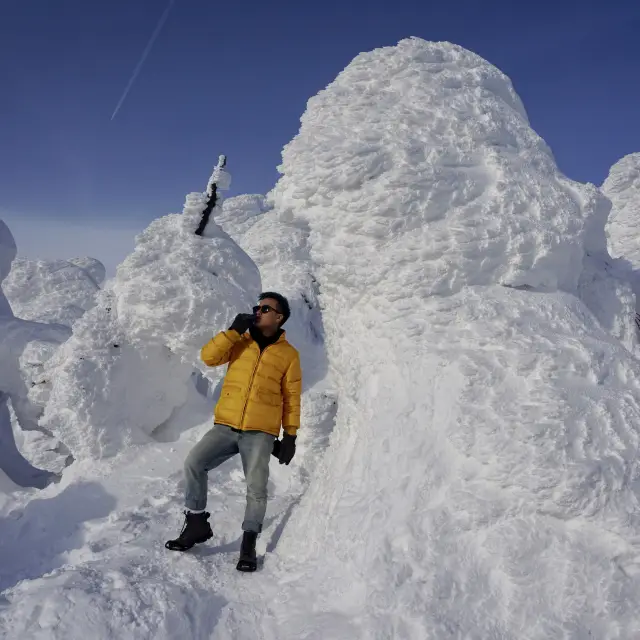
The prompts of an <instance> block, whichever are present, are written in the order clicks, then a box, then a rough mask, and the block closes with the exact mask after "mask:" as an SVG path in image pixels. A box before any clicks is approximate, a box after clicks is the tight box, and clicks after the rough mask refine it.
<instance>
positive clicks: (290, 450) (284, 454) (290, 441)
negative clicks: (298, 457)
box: [272, 433, 296, 464]
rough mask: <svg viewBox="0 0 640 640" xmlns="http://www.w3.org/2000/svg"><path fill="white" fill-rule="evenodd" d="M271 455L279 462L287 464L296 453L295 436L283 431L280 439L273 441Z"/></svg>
mask: <svg viewBox="0 0 640 640" xmlns="http://www.w3.org/2000/svg"><path fill="white" fill-rule="evenodd" d="M272 453H273V455H274V456H275V457H276V458H278V460H280V464H289V463H290V462H291V460H293V456H294V455H295V454H296V436H290V435H289V434H288V433H285V434H284V435H283V436H282V440H276V441H275V442H274V443H273V451H272Z"/></svg>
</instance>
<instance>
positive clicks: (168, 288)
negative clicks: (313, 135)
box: [41, 162, 260, 458]
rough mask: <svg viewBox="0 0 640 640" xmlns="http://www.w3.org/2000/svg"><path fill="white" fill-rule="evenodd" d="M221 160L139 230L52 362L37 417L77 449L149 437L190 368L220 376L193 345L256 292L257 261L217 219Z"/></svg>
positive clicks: (111, 449)
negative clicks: (181, 200) (200, 186)
mask: <svg viewBox="0 0 640 640" xmlns="http://www.w3.org/2000/svg"><path fill="white" fill-rule="evenodd" d="M221 165H222V162H221V163H219V165H218V166H217V167H216V169H215V170H214V173H213V175H212V178H211V180H210V181H209V185H208V187H207V190H206V191H205V192H204V193H191V194H189V195H188V196H187V198H186V203H185V206H184V210H183V213H182V214H181V215H180V214H171V215H168V216H164V217H163V218H159V219H157V220H155V221H154V222H152V223H151V225H149V227H148V228H147V229H146V230H145V231H143V232H142V233H141V234H140V235H139V236H137V238H136V247H135V249H134V251H133V253H132V254H131V255H129V256H128V257H127V258H126V259H125V260H124V262H123V263H122V264H121V265H120V266H119V267H118V268H117V273H116V277H115V279H114V281H113V282H112V286H111V288H110V290H109V291H102V292H100V294H99V295H98V298H97V304H96V306H95V307H94V308H93V309H91V310H90V311H89V312H88V313H86V314H85V315H84V316H83V317H82V318H81V319H80V320H78V321H77V322H76V323H75V325H74V327H73V336H72V337H71V339H70V340H69V341H68V342H67V343H65V344H64V345H63V347H62V348H61V349H60V351H59V352H57V353H56V355H55V356H54V357H53V359H52V360H51V361H50V366H49V367H48V375H49V376H50V378H51V379H52V380H53V389H52V393H51V397H50V399H49V403H48V404H47V406H46V410H45V414H44V418H43V420H42V421H41V424H42V425H44V426H46V427H47V428H48V429H50V430H51V431H52V432H53V433H55V434H56V435H57V436H58V437H59V438H60V439H61V440H62V441H63V442H64V443H65V444H66V445H67V446H68V447H69V448H70V450H71V451H72V452H73V454H74V456H76V457H78V458H83V457H104V456H109V455H113V454H115V453H117V452H118V451H119V450H121V449H122V448H123V447H125V446H126V445H127V444H128V443H130V442H144V441H147V440H148V439H149V436H150V434H151V433H152V432H153V430H154V429H156V428H157V427H158V426H159V425H161V424H162V423H164V422H165V421H166V420H167V419H168V418H169V417H170V416H171V414H172V412H173V411H174V410H175V409H177V408H179V407H180V406H181V405H182V404H183V403H184V402H185V399H186V397H187V389H188V385H189V384H192V380H191V379H192V375H193V373H194V371H197V372H199V375H200V376H203V377H205V378H207V379H208V380H209V381H210V384H214V383H215V382H216V381H217V380H218V378H219V376H220V372H219V371H217V370H211V369H208V368H207V367H206V366H205V365H204V364H203V363H202V362H201V361H200V357H199V354H200V349H201V347H202V345H203V344H204V343H205V342H206V341H207V340H208V339H209V338H210V337H211V336H212V335H213V333H214V332H216V331H219V330H221V329H223V328H225V327H227V326H229V324H230V323H231V321H232V319H233V317H234V316H235V314H236V313H238V312H239V311H240V310H242V309H246V308H247V307H249V306H251V305H252V304H253V302H254V300H255V299H256V295H257V294H258V293H259V291H260V275H259V273H258V269H257V268H256V266H255V264H254V263H253V262H252V261H251V260H250V258H249V257H248V256H247V255H246V254H245V253H244V252H243V251H242V250H240V248H239V247H238V246H237V245H236V244H235V243H234V242H233V241H232V240H231V239H230V238H229V236H228V235H227V234H226V233H224V231H222V229H220V227H218V225H217V224H216V223H215V215H216V213H217V212H218V211H219V210H221V207H222V202H223V199H222V197H221V193H220V192H221V191H222V190H223V189H224V188H226V187H227V186H228V183H229V176H228V174H227V173H226V172H225V171H224V169H223V167H222V166H221ZM213 185H215V189H213ZM212 193H215V194H216V202H215V206H214V207H213V210H212V211H211V216H210V218H209V220H208V222H206V224H204V227H203V226H202V222H203V212H206V209H207V205H208V204H209V205H211V203H212V201H211V195H212ZM199 228H200V234H196V230H198V229H199Z"/></svg>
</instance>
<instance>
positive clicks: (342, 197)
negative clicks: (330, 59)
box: [0, 39, 640, 640]
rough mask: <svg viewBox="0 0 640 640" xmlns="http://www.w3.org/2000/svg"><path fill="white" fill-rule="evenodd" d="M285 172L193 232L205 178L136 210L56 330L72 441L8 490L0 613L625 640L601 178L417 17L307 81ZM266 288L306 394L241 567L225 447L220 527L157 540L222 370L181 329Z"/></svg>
mask: <svg viewBox="0 0 640 640" xmlns="http://www.w3.org/2000/svg"><path fill="white" fill-rule="evenodd" d="M280 170H281V172H282V178H281V180H280V181H279V182H278V184H277V185H276V187H275V189H274V190H273V191H272V192H271V193H270V194H269V195H268V196H267V198H266V199H262V198H260V197H255V196H253V197H244V198H242V199H232V200H233V202H230V204H229V205H228V208H227V209H225V208H224V206H223V207H222V211H220V210H217V211H216V210H214V220H213V221H212V222H211V223H210V226H209V227H208V228H207V230H206V231H207V232H206V233H205V237H203V238H196V237H195V236H193V235H192V231H193V229H194V228H195V225H197V220H198V216H199V212H201V211H202V207H203V206H204V200H205V197H206V196H205V195H204V194H197V195H193V196H191V197H190V198H188V200H187V205H186V207H185V212H184V214H183V216H182V218H181V217H180V216H176V217H167V218H163V219H161V220H160V221H157V222H156V223H154V225H152V226H151V227H150V229H148V230H147V232H145V234H143V235H142V237H140V238H139V239H138V243H137V247H136V252H134V254H132V256H130V258H128V259H127V261H125V263H124V264H123V265H122V266H121V267H120V269H119V271H118V277H117V279H118V282H117V283H116V284H115V285H114V288H113V291H111V292H109V293H108V294H107V293H104V297H102V294H101V297H99V299H98V304H97V305H96V307H95V308H94V309H92V310H91V311H89V312H88V313H87V314H85V315H84V316H83V317H82V318H81V319H80V320H79V321H78V322H77V323H76V325H75V326H74V336H73V337H72V338H71V339H70V340H69V341H68V342H67V343H65V345H64V347H63V348H62V349H60V350H59V351H58V352H57V354H56V356H55V357H54V359H55V358H57V357H58V354H61V353H62V352H63V351H64V350H65V348H67V347H68V351H67V354H66V357H61V358H60V360H59V362H58V364H57V367H56V369H54V371H55V372H56V373H57V374H59V375H56V382H54V388H53V392H52V397H51V399H50V401H49V404H48V405H47V411H49V410H50V411H51V413H50V414H49V415H50V417H49V418H48V420H51V422H50V423H48V422H47V420H45V423H46V424H50V426H51V428H52V430H54V431H55V432H56V433H60V434H61V435H62V434H64V437H62V438H61V439H62V440H63V441H65V442H68V443H69V446H70V449H71V450H72V452H73V453H74V454H76V452H78V453H79V455H78V459H77V461H76V462H75V463H74V464H73V465H72V466H71V467H70V468H69V469H67V470H66V471H65V473H64V475H63V478H62V480H61V482H60V483H59V484H57V485H52V486H49V487H47V488H46V489H45V490H44V491H42V492H40V493H38V494H37V497H36V496H34V495H33V493H28V492H26V493H25V492H21V491H19V490H16V489H15V487H11V486H8V487H7V489H6V491H7V492H8V495H9V497H8V498H6V497H5V498H4V500H5V502H1V501H0V525H1V526H2V531H3V536H2V537H0V589H4V591H3V595H2V596H0V633H2V635H3V636H4V637H6V638H8V639H9V640H13V639H14V638H15V639H18V638H25V637H27V638H34V639H35V640H40V639H42V640H45V639H46V640H49V639H56V638H60V639H62V638H64V639H65V640H75V639H80V638H83V639H84V638H86V637H91V638H96V639H104V640H115V639H116V638H118V639H121V638H124V639H129V638H130V639H132V640H133V639H136V640H138V639H141V638H149V639H151V638H153V639H157V638H160V639H163V638H166V639H173V638H195V639H198V640H205V639H206V640H209V639H219V640H223V639H224V640H229V639H236V640H244V639H247V640H248V639H249V638H251V639H254V638H261V639H263V640H294V639H295V640H299V639H300V638H305V639H307V640H326V639H329V638H330V639H332V640H353V639H356V638H358V639H359V638H362V639H363V640H364V639H376V640H387V639H400V638H402V639H405V638H406V639H412V640H426V639H433V640H444V639H447V638H451V639H454V638H456V639H458V638H474V639H475V638H478V639H482V640H488V639H495V640H498V639H500V640H506V639H513V640H516V639H517V640H542V639H543V638H544V639H545V640H546V639H548V638H572V639H573V638H576V639H581V640H582V639H585V640H586V639H588V638H608V639H609V638H620V639H631V638H635V637H637V636H638V630H639V628H640V614H638V612H637V602H638V599H639V598H640V546H639V545H640V542H639V540H638V535H637V531H638V526H639V525H640V522H638V518H639V516H638V513H640V511H639V509H638V506H639V505H638V501H637V491H638V489H639V488H640V485H639V480H640V474H639V471H640V469H639V467H638V464H639V462H638V460H639V455H638V454H639V451H638V445H639V443H640V432H639V429H638V425H639V424H640V403H639V399H640V368H639V363H638V360H637V359H636V357H635V355H634V353H635V348H636V345H635V338H634V337H633V335H632V332H631V331H630V327H631V325H630V323H631V320H630V319H629V317H628V316H629V314H632V312H633V295H632V292H631V289H630V288H629V285H628V283H627V282H626V281H625V278H624V271H623V269H622V268H621V267H620V265H619V264H618V263H617V262H616V261H615V260H612V259H611V256H609V255H608V253H607V250H606V246H605V245H606V239H605V223H606V219H607V215H608V212H609V203H608V201H607V200H606V198H604V197H603V196H602V195H601V194H600V192H599V191H598V190H597V189H595V187H593V186H591V185H586V186H585V185H581V184H578V183H575V182H572V181H570V180H568V179H567V178H565V177H564V176H563V175H562V174H560V173H559V171H558V169H557V167H556V166H555V163H554V161H553V158H552V156H551V153H550V151H549V150H548V148H547V147H546V145H545V143H544V142H543V141H542V140H541V139H540V138H539V137H538V136H537V135H536V134H535V132H534V131H533V130H532V129H531V128H530V127H529V125H528V122H527V118H526V115H525V112H524V109H523V107H522V104H521V102H520V100H519V99H518V97H517V95H516V94H515V92H514V90H513V88H512V86H511V83H510V82H509V80H508V79H507V78H506V77H505V76H504V75H503V74H502V73H500V72H499V71H498V70H497V69H495V68H494V67H492V66H491V65H490V64H488V63H487V62H486V61H484V60H482V59H481V58H479V57H478V56H476V55H474V54H472V53H470V52H469V51H466V50H464V49H462V48H460V47H457V46H454V45H451V44H447V43H428V42H424V41H422V40H418V39H410V40H403V41H402V42H400V43H399V44H398V46H396V47H388V48H384V49H377V50H375V51H372V52H369V53H365V54H361V55H359V56H358V57H357V58H356V59H355V60H354V61H353V62H352V63H351V64H350V65H349V66H348V67H347V68H346V69H345V70H344V71H343V72H342V73H341V74H340V75H339V76H338V78H337V79H336V80H335V81H334V82H333V83H332V84H331V85H329V86H328V87H327V89H326V90H324V91H322V92H320V94H318V95H317V96H316V97H314V98H312V99H311V100H310V101H309V104H308V108H307V111H306V113H305V114H304V116H303V117H302V122H301V129H300V132H299V134H298V135H297V136H296V137H295V138H294V140H293V141H292V142H291V143H290V144H289V145H287V147H286V148H285V150H284V153H283V163H282V166H281V168H280ZM217 218H219V220H220V224H221V225H222V226H223V227H224V229H225V230H226V232H227V233H228V234H229V235H227V234H226V233H225V232H224V231H222V230H221V229H220V228H219V227H218V226H217V224H216V222H215V220H216V219H217ZM236 221H237V225H236V224H235V223H236ZM189 229H190V230H191V231H189ZM229 236H231V237H232V238H234V240H235V241H236V242H237V243H238V244H239V245H240V246H241V247H242V249H244V251H246V253H247V254H248V257H247V256H246V255H245V254H244V253H243V252H241V251H240V249H239V248H238V247H237V246H236V244H235V243H234V242H233V241H232V240H231V239H230V237H229ZM201 247H202V251H200V248H201ZM219 253H220V255H222V256H223V258H224V259H221V258H219V257H218V254H219ZM250 258H251V259H253V261H254V262H255V265H257V266H258V267H259V268H260V272H261V276H262V282H261V283H260V281H259V279H258V277H257V271H255V270H254V269H255V267H252V265H253V262H251V260H250ZM1 259H2V258H1V256H0V260H1ZM173 265H175V266H173ZM212 272H215V274H216V275H215V276H214V275H212ZM203 282H207V283H211V284H212V286H213V289H212V291H211V295H210V297H209V298H206V299H204V300H203V299H202V295H203V294H205V293H206V290H207V287H206V286H204V285H203ZM214 283H215V285H214ZM260 284H262V287H263V288H264V289H276V290H280V291H282V292H283V293H285V294H286V295H288V296H289V297H290V299H291V302H292V311H293V313H292V317H291V319H290V321H289V323H288V324H287V325H286V327H285V328H286V329H287V336H288V338H290V339H291V341H292V342H293V344H294V345H295V346H296V347H297V348H298V349H299V350H300V352H301V356H302V359H303V370H304V385H305V389H304V396H303V420H302V428H301V430H300V438H299V441H298V442H299V447H298V453H297V454H296V458H295V459H294V462H293V463H292V465H291V467H287V468H284V467H281V466H279V465H277V463H275V462H273V461H272V466H271V470H272V476H271V479H270V487H269V491H270V495H271V500H270V503H269V508H268V514H267V522H266V523H265V525H266V526H265V531H264V533H263V535H262V537H261V538H260V541H259V547H258V550H259V552H260V554H261V555H262V554H264V564H263V566H261V568H260V571H259V572H257V573H256V574H253V575H249V576H248V575H243V574H238V573H237V572H236V571H235V568H234V560H235V557H236V554H237V551H238V547H239V537H240V530H239V528H240V522H241V519H242V510H243V506H244V486H243V483H242V472H241V468H240V466H239V461H238V460H237V459H236V460H233V461H232V462H229V463H225V464H224V465H222V466H221V467H219V468H218V469H216V470H215V471H214V472H212V473H211V474H210V503H209V505H208V510H210V511H211V513H212V517H211V520H212V524H213V531H214V538H213V539H212V540H211V541H210V542H209V543H208V544H207V545H203V546H201V547H198V548H197V549H196V550H194V551H193V552H191V553H188V554H171V553H168V552H166V551H165V549H164V548H163V543H164V541H165V540H166V539H167V538H169V537H173V535H175V533H176V532H177V529H178V527H179V524H180V522H179V510H180V508H181V490H182V484H181V468H180V467H181V465H182V461H183V459H184V456H185V455H186V453H187V452H188V450H189V448H190V447H191V446H192V444H193V443H194V442H195V441H196V440H197V439H198V437H200V436H201V435H202V434H203V433H204V432H205V431H206V430H207V429H208V428H209V426H210V420H211V418H210V412H211V409H212V405H213V401H214V396H215V393H212V392H211V389H212V386H211V385H212V384H213V383H215V381H216V379H217V378H215V375H219V374H216V373H215V372H209V371H205V372H203V371H202V370H199V371H198V370H197V368H198V365H197V363H196V362H195V355H196V353H195V351H194V350H195V349H196V342H197V341H198V340H203V339H205V338H206V335H204V334H206V333H207V332H208V333H209V335H210V333H211V332H213V331H215V330H219V329H220V328H224V327H225V326H226V323H228V322H229V321H230V319H231V318H232V316H233V314H234V313H235V312H237V311H240V310H242V309H243V308H246V306H247V305H248V304H250V301H252V297H253V296H255V293H256V292H257V291H258V290H259V286H260ZM174 298H176V299H177V300H178V302H175V303H174ZM180 306H181V307H182V308H181V309H179V308H178V307H180ZM194 308H196V311H194ZM180 314H182V321H181V320H180V317H181V315H180ZM198 315H200V316H202V318H203V319H202V322H201V325H202V326H201V329H202V330H203V334H202V335H200V334H198V335H196V331H197V329H196V327H197V326H198V322H197V316H198ZM116 341H117V345H118V346H115V345H114V343H116ZM199 346H200V345H199ZM169 354H171V355H169ZM163 357H166V358H167V359H169V360H170V362H163V361H162V358H163ZM180 367H184V370H182V369H180ZM194 372H195V373H194ZM188 375H191V380H193V381H195V380H196V379H197V381H196V384H188V383H187V382H186V380H188V378H187V376H188ZM167 376H175V380H176V381H177V382H176V385H177V386H178V387H179V388H180V391H179V392H178V391H175V390H173V391H171V393H176V394H177V395H180V397H179V398H177V397H175V398H173V399H172V400H167V394H169V393H170V389H169V383H168V382H163V381H164V380H165V377H167ZM194 376H195V378H194ZM204 376H207V377H204ZM203 381H204V383H206V382H209V386H208V387H207V385H206V384H204V387H206V388H205V389H204V393H198V390H197V389H200V391H202V390H203ZM87 383H89V384H87ZM163 385H164V386H163ZM154 389H155V390H156V391H158V393H157V394H156V395H154V394H153V390H154ZM74 390H75V391H74ZM56 394H58V395H56ZM163 394H164V396H163ZM155 402H158V403H159V405H160V407H165V409H162V410H160V408H158V406H156V405H155V404H154V403H155ZM176 403H177V404H176ZM116 404H121V405H123V408H115V407H114V405H116ZM172 405H173V407H174V408H173V410H172V411H171V412H169V407H171V406H172ZM167 413H170V415H169V416H167V418H166V422H165V423H163V425H162V427H161V428H159V429H158V428H156V427H154V426H153V425H154V424H155V423H157V421H158V420H160V419H161V418H162V416H163V415H165V414H167ZM134 414H135V416H137V417H136V420H137V421H138V422H137V423H136V426H135V429H134V428H132V426H131V425H133V422H134V421H131V422H129V423H127V422H126V420H127V419H128V416H133V415H134ZM105 416H106V418H105ZM148 416H152V418H148ZM145 420H146V422H145ZM118 421H123V422H122V423H119V422H118ZM143 423H144V424H143ZM119 424H120V425H121V426H118V425H119ZM140 434H146V435H147V436H149V434H151V436H153V435H154V434H155V435H156V437H155V438H153V437H149V438H147V442H146V444H144V445H142V446H132V445H130V442H135V441H137V440H138V439H137V437H136V436H139V435H140ZM160 434H162V437H158V436H159V435H160ZM141 440H144V438H142V439H141ZM70 443H73V446H72V445H71V444H70ZM107 452H108V454H109V455H108V456H107V455H105V454H106V453H107ZM0 483H2V486H5V485H6V484H7V483H6V482H5V481H3V479H2V478H1V477H0ZM18 545H21V546H22V547H23V548H25V549H29V550H30V551H31V553H30V557H29V558H28V561H25V560H24V559H23V558H21V557H18V556H17V555H16V554H15V552H14V550H15V548H16V547H17V546H18ZM2 597H4V600H2Z"/></svg>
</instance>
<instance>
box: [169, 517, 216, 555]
mask: <svg viewBox="0 0 640 640" xmlns="http://www.w3.org/2000/svg"><path fill="white" fill-rule="evenodd" d="M184 515H185V519H184V526H183V527H182V531H181V532H180V535H179V536H178V538H176V539H175V540H169V541H168V542H166V543H165V545H164V546H165V547H166V548H167V549H170V550H171V551H187V550H188V549H191V547H193V545H194V544H198V543H200V542H206V541H207V540H208V539H209V538H212V537H213V531H211V525H210V524H209V523H208V522H207V520H209V516H210V515H211V514H209V513H190V512H189V511H185V512H184Z"/></svg>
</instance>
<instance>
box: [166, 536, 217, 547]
mask: <svg viewBox="0 0 640 640" xmlns="http://www.w3.org/2000/svg"><path fill="white" fill-rule="evenodd" d="M211 538H213V533H210V534H208V535H207V537H206V538H201V539H200V540H197V541H196V542H194V543H193V544H192V545H189V546H186V545H183V544H180V543H178V542H177V541H176V540H169V541H168V542H165V543H164V548H165V549H169V551H189V549H193V547H195V545H197V544H202V543H203V542H206V541H207V540H210V539H211Z"/></svg>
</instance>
